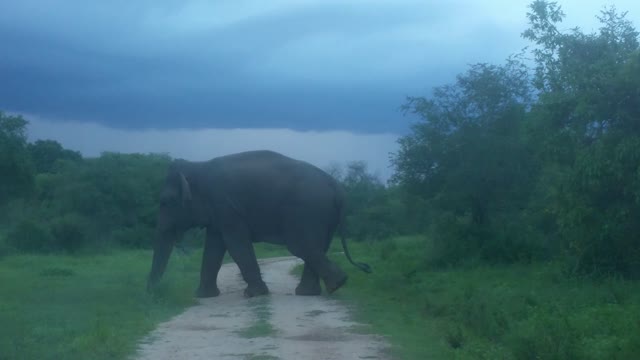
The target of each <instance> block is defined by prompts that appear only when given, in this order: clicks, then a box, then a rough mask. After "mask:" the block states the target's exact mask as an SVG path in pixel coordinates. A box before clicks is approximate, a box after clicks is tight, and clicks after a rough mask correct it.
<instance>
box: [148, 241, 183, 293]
mask: <svg viewBox="0 0 640 360" xmlns="http://www.w3.org/2000/svg"><path fill="white" fill-rule="evenodd" d="M175 240H176V239H175V235H173V234H172V235H167V234H164V235H159V236H158V238H157V239H156V242H155V245H154V246H153V262H152V264H151V272H149V278H148V279H147V290H148V291H152V290H153V289H154V288H155V287H156V285H157V284H158V282H159V281H160V279H161V278H162V275H163V274H164V271H165V270H166V268H167V263H168V262H169V257H170V256H171V252H172V251H173V244H174V242H175Z"/></svg>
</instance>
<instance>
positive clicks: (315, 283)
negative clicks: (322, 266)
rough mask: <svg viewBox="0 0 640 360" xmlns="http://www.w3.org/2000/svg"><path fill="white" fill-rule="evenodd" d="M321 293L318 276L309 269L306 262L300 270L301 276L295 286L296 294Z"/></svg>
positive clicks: (309, 294) (310, 294)
mask: <svg viewBox="0 0 640 360" xmlns="http://www.w3.org/2000/svg"><path fill="white" fill-rule="evenodd" d="M320 294H322V288H321V287H320V277H319V276H318V274H317V273H316V272H315V271H313V269H311V266H310V265H309V264H308V263H305V264H304V270H303V271H302V278H301V279H300V283H299V284H298V286H297V287H296V295H303V296H314V295H320Z"/></svg>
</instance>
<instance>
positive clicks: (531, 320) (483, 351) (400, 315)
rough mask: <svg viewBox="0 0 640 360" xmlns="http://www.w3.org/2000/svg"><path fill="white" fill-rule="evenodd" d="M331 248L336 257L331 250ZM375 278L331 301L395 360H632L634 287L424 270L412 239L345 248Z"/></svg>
mask: <svg viewBox="0 0 640 360" xmlns="http://www.w3.org/2000/svg"><path fill="white" fill-rule="evenodd" d="M336 245H337V244H334V248H335V249H336V250H337V249H338V246H336ZM350 248H351V250H352V251H351V252H352V255H353V257H354V258H355V260H357V261H364V262H368V263H369V264H370V265H371V267H372V268H373V273H372V274H365V273H362V272H361V271H359V270H358V269H356V268H355V267H353V266H352V265H351V264H349V263H348V262H347V261H346V259H345V258H344V255H338V254H332V255H331V257H332V258H333V259H335V260H336V261H338V263H339V264H341V266H343V267H344V269H345V270H346V271H348V273H349V275H350V279H349V281H348V282H347V284H346V286H345V287H343V288H342V289H340V290H339V291H338V292H336V293H335V294H334V296H335V297H336V298H338V299H342V300H344V301H345V302H346V303H347V304H349V305H350V306H351V307H352V311H353V313H354V314H355V316H356V318H357V319H358V320H360V321H363V322H367V323H371V324H372V325H373V330H374V331H375V332H376V333H381V334H383V335H387V336H389V338H390V341H391V343H392V345H393V348H392V349H391V355H392V356H394V358H398V359H541V360H544V359H567V360H571V359H636V358H637V357H638V354H640V284H639V283H638V282H632V281H623V280H616V279H606V280H599V281H597V280H589V279H579V278H572V277H569V276H567V275H565V274H564V272H563V270H562V267H561V266H559V265H557V264H553V263H547V264H530V265H525V264H518V265H512V266H474V267H467V268H457V269H443V270H438V271H435V270H427V269H426V268H425V267H424V266H422V262H421V261H420V259H421V258H424V255H425V254H424V252H425V250H424V249H426V248H427V247H426V246H425V241H424V240H422V239H419V238H398V239H393V240H389V241H384V242H379V243H375V244H373V245H372V244H367V245H366V246H365V245H363V244H356V243H354V242H350Z"/></svg>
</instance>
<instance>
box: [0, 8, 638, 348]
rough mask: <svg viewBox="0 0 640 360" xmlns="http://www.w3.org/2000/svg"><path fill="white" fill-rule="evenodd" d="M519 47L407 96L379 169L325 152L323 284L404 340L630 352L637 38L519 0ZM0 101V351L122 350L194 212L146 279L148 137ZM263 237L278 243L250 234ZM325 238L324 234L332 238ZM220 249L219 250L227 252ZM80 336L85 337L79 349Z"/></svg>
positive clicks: (164, 296) (188, 288)
mask: <svg viewBox="0 0 640 360" xmlns="http://www.w3.org/2000/svg"><path fill="white" fill-rule="evenodd" d="M525 15H526V17H527V19H528V21H529V27H528V29H527V30H526V31H524V32H523V34H513V36H514V37H516V36H520V35H521V36H523V37H524V38H525V39H527V40H529V41H530V46H529V48H528V49H526V50H524V51H523V52H522V53H520V54H515V55H513V56H511V57H509V58H508V59H506V60H505V62H504V63H501V64H486V63H478V64H472V65H470V66H469V68H468V69H467V71H465V72H463V73H461V74H459V75H458V76H457V77H456V78H455V79H454V80H453V81H452V82H451V83H449V84H444V85H442V86H440V87H437V88H435V89H433V91H432V92H431V93H430V94H428V95H425V96H413V97H409V98H407V101H406V103H405V104H403V109H404V110H405V111H406V113H407V114H409V115H411V116H412V117H414V119H415V122H414V123H413V124H412V127H411V131H410V132H409V134H407V135H406V136H403V137H401V138H399V140H398V142H399V145H400V147H399V151H398V152H397V153H394V154H392V155H391V160H392V164H393V167H394V175H393V177H392V179H391V180H390V181H389V183H384V182H382V181H381V180H380V179H379V178H378V177H376V176H375V175H374V174H372V173H371V172H370V171H369V170H368V168H367V164H366V163H364V162H351V163H347V164H335V165H332V166H331V167H329V168H327V169H326V170H327V171H329V172H330V173H331V174H332V175H333V176H335V177H336V178H337V179H338V180H339V181H340V182H341V183H342V184H343V185H344V187H345V189H346V191H347V196H348V199H347V201H348V206H349V207H348V210H347V222H348V234H347V235H348V238H349V239H350V244H351V246H350V247H351V250H352V253H353V256H354V257H355V258H356V260H358V261H365V262H368V263H369V264H370V265H371V266H372V268H373V271H374V272H373V273H372V274H364V273H362V272H360V271H359V270H357V269H355V268H353V267H352V266H350V265H348V264H347V263H346V261H345V259H344V256H343V255H341V254H332V255H331V257H332V258H334V259H336V260H337V261H339V262H340V263H342V264H344V267H345V269H347V270H348V271H349V273H350V280H349V282H348V283H347V286H346V287H344V288H343V289H341V290H340V291H338V292H337V293H336V294H335V296H337V297H339V298H342V299H344V300H345V301H346V302H348V303H349V304H352V305H353V308H354V312H355V313H356V315H357V316H358V317H359V318H360V319H363V320H366V321H368V322H371V323H372V324H373V327H372V328H370V329H369V330H366V331H374V332H379V333H383V334H387V335H389V336H390V337H391V340H392V342H393V344H394V345H395V346H394V350H393V351H394V353H395V354H396V355H398V358H403V359H422V358H434V359H542V360H547V359H632V358H635V357H637V354H639V353H640V345H639V344H640V284H639V283H638V280H639V278H640V237H638V235H637V234H638V233H640V108H639V107H638V104H640V46H639V43H638V31H637V30H636V28H635V27H634V25H633V24H632V23H630V22H629V21H627V20H626V18H625V16H624V13H621V12H619V11H618V10H617V9H615V8H604V9H603V10H602V12H601V13H600V14H598V15H597V16H598V18H599V19H600V22H601V27H600V29H598V30H597V31H595V32H594V33H585V32H583V31H582V30H580V29H571V30H563V29H566V28H567V27H568V26H566V25H564V24H562V20H563V18H564V14H563V12H562V10H561V8H560V7H559V6H558V5H557V4H555V3H552V2H547V1H542V0H536V1H533V2H531V4H530V8H529V11H528V12H527V14H523V16H525ZM27 125H28V120H27V119H24V118H22V117H20V116H11V115H7V114H4V113H0V174H2V177H0V323H1V324H2V326H0V359H2V360H4V359H47V358H65V359H67V358H69V359H73V358H87V356H88V354H90V355H91V358H98V359H100V358H105V359H106V358H110V359H111V358H114V359H115V358H124V356H125V354H127V353H128V352H129V351H130V350H131V349H132V348H133V346H134V344H135V342H136V341H138V340H139V339H140V337H141V336H142V335H144V334H146V333H147V332H148V330H150V329H151V328H153V326H154V325H155V324H156V323H157V322H159V321H161V320H163V319H166V318H168V317H169V316H170V315H171V314H175V313H177V312H178V311H179V310H180V309H182V308H184V307H185V306H187V305H189V304H191V303H192V302H193V296H192V295H193V291H194V289H195V286H196V284H197V279H198V271H199V261H200V258H199V254H200V247H201V242H202V236H203V234H202V232H198V231H193V232H190V233H189V234H188V236H187V237H186V239H185V241H184V242H183V247H184V249H185V251H186V252H184V253H183V252H181V251H180V250H177V251H176V253H175V255H174V257H172V260H171V261H170V267H172V268H171V269H169V270H168V272H167V276H168V277H169V280H167V281H163V283H165V284H169V285H166V288H165V289H164V290H163V292H162V293H161V294H160V295H159V296H158V297H151V296H149V295H147V294H146V293H145V292H144V280H145V276H146V274H147V272H148V270H149V264H150V251H149V249H150V245H151V240H152V237H153V226H154V223H155V211H156V208H157V194H158V191H159V188H160V184H161V183H162V181H163V175H164V171H165V170H166V167H167V165H168V163H169V162H170V161H171V158H170V157H169V156H166V155H163V154H120V153H104V154H102V155H101V156H99V157H95V158H87V157H83V156H81V154H79V153H77V152H74V151H71V150H69V149H65V148H64V147H63V146H62V145H61V144H59V143H57V142H56V141H53V140H38V141H35V142H29V141H27V133H26V131H27V130H26V129H27ZM258 248H259V250H258V253H259V254H260V256H261V257H267V256H279V255H287V253H286V251H285V250H283V249H282V248H280V247H277V246H270V245H260V246H259V247H258ZM341 251H342V248H341V246H340V243H339V241H336V242H335V243H334V246H333V248H332V252H341ZM227 260H228V261H229V259H228V258H227ZM89 352H90V353H89Z"/></svg>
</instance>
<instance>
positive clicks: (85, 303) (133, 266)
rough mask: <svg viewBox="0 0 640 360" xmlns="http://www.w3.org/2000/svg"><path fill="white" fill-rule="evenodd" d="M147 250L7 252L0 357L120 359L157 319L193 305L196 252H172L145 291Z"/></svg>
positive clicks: (0, 279) (0, 269) (1, 272)
mask: <svg viewBox="0 0 640 360" xmlns="http://www.w3.org/2000/svg"><path fill="white" fill-rule="evenodd" d="M150 264H151V252H150V251H122V252H114V253H112V254H109V255H95V256H79V257H73V256H61V255H8V256H6V257H4V258H3V259H1V260H0V324H2V325H1V326H0V358H1V359H3V360H9V359H12V360H13V359H38V360H40V359H42V360H45V359H125V358H126V357H127V356H128V355H129V354H131V353H132V351H134V350H135V348H136V341H138V340H139V339H141V338H142V337H144V336H145V335H146V334H147V333H148V332H149V331H150V330H152V329H153V328H154V327H155V326H156V325H157V324H158V323H159V322H161V321H165V320H168V319H169V318H170V317H171V316H173V315H175V314H177V313H179V312H180V311H181V310H182V309H184V308H185V307H186V306H189V305H191V304H193V303H194V291H195V289H196V287H197V285H198V276H199V268H200V253H199V252H194V253H193V254H191V255H190V256H188V257H185V256H180V255H176V254H174V256H172V258H171V261H170V262H169V266H168V269H167V272H166V274H165V278H164V279H163V280H162V282H161V284H160V288H159V291H158V293H157V294H154V295H150V294H147V293H146V290H145V282H146V276H147V274H148V271H149V268H150Z"/></svg>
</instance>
